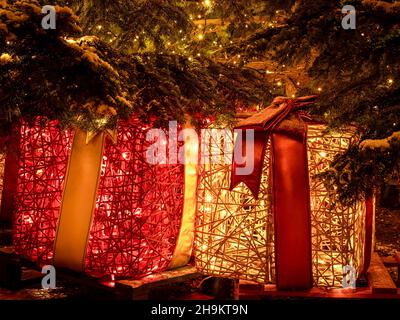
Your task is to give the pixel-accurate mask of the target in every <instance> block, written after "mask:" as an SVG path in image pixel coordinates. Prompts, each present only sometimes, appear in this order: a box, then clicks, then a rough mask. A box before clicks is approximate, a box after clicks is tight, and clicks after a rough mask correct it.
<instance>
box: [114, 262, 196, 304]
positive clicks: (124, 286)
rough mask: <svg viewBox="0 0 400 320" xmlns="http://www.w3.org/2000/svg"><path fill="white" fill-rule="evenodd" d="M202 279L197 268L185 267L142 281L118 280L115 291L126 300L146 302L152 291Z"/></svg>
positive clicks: (145, 278)
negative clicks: (190, 280)
mask: <svg viewBox="0 0 400 320" xmlns="http://www.w3.org/2000/svg"><path fill="white" fill-rule="evenodd" d="M200 277H203V275H202V274H200V273H199V272H198V271H197V269H196V267H193V266H185V267H182V268H178V269H174V270H168V271H164V272H160V273H157V274H152V275H149V276H146V277H144V278H141V279H135V280H118V281H116V282H115V289H116V290H117V291H118V292H120V295H121V296H124V297H126V298H129V299H133V300H144V299H147V298H148V297H149V294H150V293H151V292H152V291H154V290H157V289H158V288H161V287H163V286H166V285H172V284H174V283H175V284H176V283H179V282H184V281H186V280H189V279H194V278H200Z"/></svg>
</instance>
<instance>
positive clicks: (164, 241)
mask: <svg viewBox="0 0 400 320" xmlns="http://www.w3.org/2000/svg"><path fill="white" fill-rule="evenodd" d="M149 130H150V128H149V127H146V126H144V125H142V124H141V123H140V122H139V121H137V120H134V119H131V120H129V121H127V122H121V123H120V124H119V126H118V129H117V131H116V134H113V133H111V135H112V136H113V139H111V138H109V137H108V136H107V134H106V132H101V133H99V134H97V135H94V136H91V135H90V134H87V133H86V132H83V131H81V130H77V131H73V130H61V129H60V128H59V127H58V126H57V123H56V122H55V121H51V122H49V121H45V120H44V119H38V120H37V121H36V122H35V123H34V124H33V125H32V124H28V123H26V122H22V124H21V126H20V129H19V162H18V182H17V192H16V195H15V207H16V209H15V214H14V227H13V228H14V230H13V231H14V232H13V242H14V246H15V250H16V252H17V253H18V254H20V255H22V256H24V257H26V258H28V259H30V260H32V261H35V262H37V263H39V264H41V265H43V264H54V265H55V266H56V267H63V268H69V269H72V270H75V271H84V272H86V273H89V274H91V275H94V276H104V275H114V276H115V277H140V276H144V275H147V274H150V273H154V272H159V271H162V270H165V269H167V268H169V267H178V266H181V265H185V264H186V263H187V262H188V260H189V258H190V255H191V243H192V241H191V238H192V231H193V230H192V229H193V223H192V220H193V217H192V216H193V214H194V210H192V209H191V207H193V206H191V205H190V200H191V196H190V194H189V192H190V190H189V191H187V190H188V189H187V188H186V190H185V166H184V165H183V164H171V165H169V164H159V165H152V164H150V163H148V161H146V151H147V149H148V147H149V145H150V144H151V143H150V142H147V141H146V134H147V132H148V131H149ZM88 138H89V139H88ZM195 178H196V177H195V176H193V175H191V176H190V177H188V175H186V183H187V185H188V186H190V183H192V182H191V180H193V179H195ZM185 200H186V204H185ZM188 201H189V202H188ZM192 211H193V213H192Z"/></svg>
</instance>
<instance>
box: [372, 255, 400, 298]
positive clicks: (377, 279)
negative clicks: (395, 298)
mask: <svg viewBox="0 0 400 320" xmlns="http://www.w3.org/2000/svg"><path fill="white" fill-rule="evenodd" d="M367 276H368V281H369V284H370V287H371V289H372V293H373V294H396V293H397V288H396V285H395V284H394V282H393V280H392V278H391V276H390V274H389V272H388V270H387V269H386V267H385V266H384V265H383V262H382V261H381V259H380V257H379V256H378V254H377V253H376V252H374V253H373V254H372V259H371V266H370V267H369V269H368V273H367Z"/></svg>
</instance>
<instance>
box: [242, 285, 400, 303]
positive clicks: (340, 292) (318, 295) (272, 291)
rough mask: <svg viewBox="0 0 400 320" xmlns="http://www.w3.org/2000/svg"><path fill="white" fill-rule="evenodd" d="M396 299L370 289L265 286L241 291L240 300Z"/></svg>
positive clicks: (397, 293) (397, 297)
mask: <svg viewBox="0 0 400 320" xmlns="http://www.w3.org/2000/svg"><path fill="white" fill-rule="evenodd" d="M266 298H267V299H271V298H273V299H287V298H290V299H333V300H335V299H336V300H337V299H341V300H343V299H345V300H351V299H396V300H400V290H399V292H396V293H393V294H387V293H385V294H382V293H372V290H371V288H357V289H355V290H353V289H331V290H327V289H320V288H312V289H310V290H304V291H279V290H277V289H276V286H275V285H267V286H265V288H264V290H263V291H262V292H260V290H258V289H256V290H254V291H253V290H249V289H247V290H241V291H240V293H239V299H240V300H261V299H266Z"/></svg>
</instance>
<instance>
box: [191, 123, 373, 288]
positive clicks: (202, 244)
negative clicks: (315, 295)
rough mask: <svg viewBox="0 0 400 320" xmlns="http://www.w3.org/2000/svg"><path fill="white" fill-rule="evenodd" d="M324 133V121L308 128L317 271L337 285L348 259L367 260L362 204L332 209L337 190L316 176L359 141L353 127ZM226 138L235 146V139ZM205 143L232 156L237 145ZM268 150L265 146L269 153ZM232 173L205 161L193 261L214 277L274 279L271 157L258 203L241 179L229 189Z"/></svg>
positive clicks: (318, 280)
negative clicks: (364, 257)
mask: <svg viewBox="0 0 400 320" xmlns="http://www.w3.org/2000/svg"><path fill="white" fill-rule="evenodd" d="M325 130H326V126H322V125H309V126H308V133H307V135H308V140H307V149H308V167H309V169H308V170H309V185H310V190H309V192H310V206H311V230H312V234H311V245H312V251H313V253H312V257H313V258H312V270H313V279H314V284H315V285H316V286H319V287H329V288H332V287H333V288H338V287H339V288H340V287H342V279H343V269H342V268H343V261H347V262H348V264H351V265H352V266H353V267H354V268H355V269H356V270H357V272H359V271H360V268H361V265H362V261H363V250H364V243H363V241H364V223H365V207H364V204H363V202H359V203H357V204H355V205H353V206H350V207H347V208H342V207H335V208H332V203H333V202H334V201H335V195H334V194H332V192H331V191H329V192H328V190H326V188H325V185H324V184H323V183H321V182H320V181H319V180H318V179H316V178H315V177H316V176H317V175H318V174H319V173H321V172H324V170H326V169H327V168H329V166H330V161H331V160H330V159H333V158H334V156H335V155H337V154H338V153H342V152H344V151H345V150H346V149H347V148H348V146H349V145H350V141H351V140H352V139H353V138H354V137H353V133H352V132H351V131H348V132H340V133H335V132H330V133H329V134H328V133H326V132H325ZM229 143H230V145H231V146H232V145H233V141H229ZM206 146H207V150H208V152H209V154H213V155H216V156H218V157H221V158H223V157H224V156H228V158H229V157H232V153H233V147H232V148H231V149H229V148H228V149H225V147H224V145H223V144H222V143H221V140H219V139H217V138H213V137H211V138H210V139H209V140H207V141H206ZM226 151H228V155H226V154H225V152H226ZM270 151H271V150H270V145H269V144H268V146H267V150H266V154H267V155H269V154H270ZM230 173H231V165H230V163H229V164H225V165H221V164H215V165H207V166H200V172H199V176H200V180H199V187H198V193H199V198H198V199H199V200H198V201H199V202H198V208H199V211H198V215H197V220H198V223H197V226H198V228H197V230H196V231H197V232H196V239H195V247H196V250H195V257H196V266H197V268H198V270H199V271H200V272H202V273H204V274H207V275H210V276H216V277H226V278H235V279H237V278H240V279H244V280H250V281H255V282H258V283H262V284H268V283H275V278H276V275H275V267H276V265H275V251H274V248H275V243H274V239H275V226H274V218H273V215H274V214H273V210H272V203H271V188H270V186H269V181H270V160H269V156H266V157H265V159H264V166H263V168H262V183H261V189H260V194H259V199H258V200H257V199H255V198H254V196H253V195H252V193H251V192H250V190H249V189H248V188H247V187H246V186H245V185H244V184H240V185H238V186H237V187H236V188H235V189H233V190H232V191H230V182H231V181H230ZM299 250H301V248H300V245H299ZM260 257H262V258H260Z"/></svg>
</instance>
